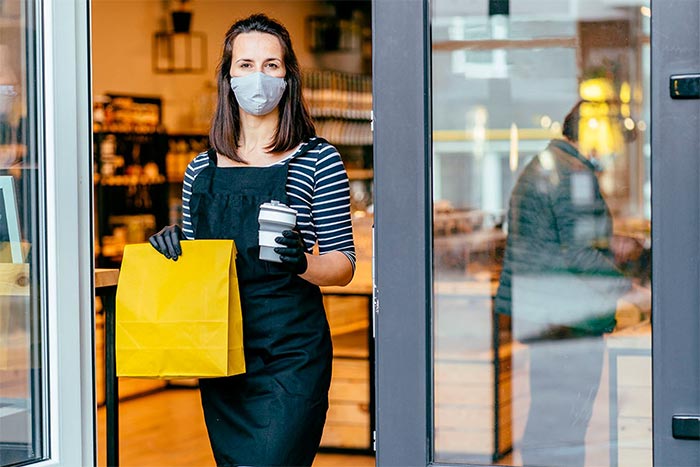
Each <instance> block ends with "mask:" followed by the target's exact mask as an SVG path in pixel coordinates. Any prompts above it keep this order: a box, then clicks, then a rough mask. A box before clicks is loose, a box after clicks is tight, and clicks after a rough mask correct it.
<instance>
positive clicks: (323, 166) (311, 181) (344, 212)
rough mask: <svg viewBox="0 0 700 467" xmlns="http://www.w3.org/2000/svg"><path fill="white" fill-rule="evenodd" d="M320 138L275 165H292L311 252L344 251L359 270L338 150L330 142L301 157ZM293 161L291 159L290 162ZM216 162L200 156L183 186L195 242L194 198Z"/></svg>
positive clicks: (295, 202)
mask: <svg viewBox="0 0 700 467" xmlns="http://www.w3.org/2000/svg"><path fill="white" fill-rule="evenodd" d="M315 139H316V138H311V140H309V142H306V143H304V144H302V145H301V146H300V147H299V149H297V150H296V151H295V152H294V153H293V154H291V155H290V156H288V157H286V158H285V159H283V160H281V161H278V162H276V163H275V164H273V165H282V164H286V163H289V169H288V173H287V186H286V189H287V197H288V198H289V204H290V207H291V208H292V209H295V210H296V211H297V227H298V228H299V230H300V232H301V234H302V237H303V238H304V243H305V244H306V249H307V251H308V252H309V253H311V252H312V251H313V247H314V245H315V244H316V242H318V251H319V253H320V254H324V253H328V252H330V251H340V252H342V253H343V254H344V255H345V256H347V258H348V259H349V260H350V262H351V263H352V267H353V270H354V269H355V244H354V242H353V237H352V221H351V217H350V184H349V182H348V175H347V172H346V171H345V167H344V166H343V161H342V160H341V158H340V154H339V153H338V150H337V149H336V148H335V147H333V146H332V145H331V144H329V143H325V142H324V143H322V144H321V145H319V146H317V147H316V148H314V149H311V150H309V151H307V152H306V153H304V154H302V155H300V156H297V154H299V152H301V150H302V149H303V148H304V147H305V146H307V145H309V144H311V143H312V142H313V141H314V140H315ZM290 159H291V160H290ZM210 165H214V163H213V162H212V161H211V160H210V159H209V156H208V154H207V153H206V152H203V153H201V154H199V155H198V156H197V157H195V158H194V159H193V160H192V161H191V162H190V163H189V165H188V166H187V170H185V178H184V181H183V185H182V221H183V225H182V230H183V232H184V234H185V237H187V238H188V239H189V240H192V239H194V231H193V230H192V218H191V213H190V198H191V196H192V185H193V184H194V180H195V178H197V175H199V174H200V173H201V172H202V170H204V169H205V168H206V167H209V166H210Z"/></svg>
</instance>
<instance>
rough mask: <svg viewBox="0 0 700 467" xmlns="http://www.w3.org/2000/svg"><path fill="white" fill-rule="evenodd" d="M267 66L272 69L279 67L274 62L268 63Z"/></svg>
mask: <svg viewBox="0 0 700 467" xmlns="http://www.w3.org/2000/svg"><path fill="white" fill-rule="evenodd" d="M267 66H268V68H272V69H275V70H276V69H277V68H279V65H277V64H276V63H268V64H267Z"/></svg>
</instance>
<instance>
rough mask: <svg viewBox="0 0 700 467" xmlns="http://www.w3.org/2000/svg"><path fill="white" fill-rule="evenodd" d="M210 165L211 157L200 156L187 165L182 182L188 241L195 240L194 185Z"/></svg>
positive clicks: (183, 209)
mask: <svg viewBox="0 0 700 467" xmlns="http://www.w3.org/2000/svg"><path fill="white" fill-rule="evenodd" d="M208 165H209V156H208V155H207V153H206V152H203V153H201V154H199V155H198V156H197V157H195V158H194V159H192V161H191V162H190V163H189V164H188V165H187V169H185V176H184V179H183V181H182V232H183V233H184V234H185V237H186V238H187V239H188V240H194V230H193V228H192V217H191V215H190V198H191V197H192V185H193V184H194V179H195V178H196V177H197V175H199V173H200V172H201V171H202V170H204V168H205V167H207V166H208Z"/></svg>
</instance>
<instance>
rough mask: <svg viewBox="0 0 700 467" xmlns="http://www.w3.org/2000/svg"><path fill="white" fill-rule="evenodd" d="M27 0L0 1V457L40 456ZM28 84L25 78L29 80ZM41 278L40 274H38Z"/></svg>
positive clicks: (39, 251) (42, 389) (35, 162)
mask: <svg viewBox="0 0 700 467" xmlns="http://www.w3.org/2000/svg"><path fill="white" fill-rule="evenodd" d="M32 7H33V5H31V4H29V3H27V2H24V1H18V0H4V1H0V465H2V466H6V465H12V464H17V463H20V462H30V461H37V460H40V459H42V458H44V456H45V452H46V440H45V438H44V437H43V432H44V423H46V417H44V416H43V413H44V411H45V407H44V404H43V396H44V395H45V394H46V385H45V379H44V372H43V364H44V362H45V359H44V358H42V355H43V350H42V345H41V344H42V339H41V330H42V328H43V320H42V314H41V313H40V312H41V307H40V304H39V291H40V282H39V266H38V265H39V264H40V263H39V262H40V255H43V254H44V253H43V245H42V244H41V243H40V241H39V233H40V232H42V231H43V228H42V225H40V223H39V219H40V217H39V215H38V213H39V209H40V206H39V200H40V199H41V197H40V192H39V187H40V185H39V170H40V167H41V166H42V164H41V162H42V161H41V158H40V155H39V154H38V151H37V144H36V125H37V121H36V116H37V108H36V97H35V93H36V89H35V87H36V83H37V82H38V80H37V77H36V70H35V69H34V57H35V50H34V47H35V43H34V40H35V37H34V34H35V32H36V31H35V28H34V14H33V13H32ZM30 85H31V86H30ZM42 285H43V282H42Z"/></svg>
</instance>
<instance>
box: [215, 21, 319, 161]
mask: <svg viewBox="0 0 700 467" xmlns="http://www.w3.org/2000/svg"><path fill="white" fill-rule="evenodd" d="M247 32H263V33H266V34H272V35H273V36H275V37H276V38H277V39H278V40H279V41H280V44H281V45H282V52H283V55H284V57H283V59H284V66H285V69H286V70H287V76H285V78H284V79H285V81H286V82H287V88H286V89H285V91H284V94H283V95H282V99H281V100H280V103H279V104H278V106H277V108H278V109H279V113H280V115H279V123H278V126H277V130H276V131H275V135H274V138H273V140H272V143H270V145H269V146H268V147H267V148H265V149H267V150H268V151H270V152H282V151H288V150H290V149H292V148H294V147H296V146H297V145H298V144H299V143H301V142H302V141H305V140H307V139H309V138H311V137H312V136H314V135H315V134H316V129H315V128H314V123H313V121H312V120H311V116H310V114H309V111H308V109H307V108H306V104H305V103H304V99H303V97H302V95H301V72H300V70H299V62H298V61H297V57H296V55H295V54H294V49H292V41H291V40H290V38H289V32H288V31H287V29H286V28H285V27H284V26H282V24H280V23H279V22H278V21H275V20H273V19H270V18H268V17H267V16H266V15H264V14H260V13H258V14H254V15H251V16H249V17H247V18H245V19H242V20H239V21H236V22H235V23H234V24H233V26H231V27H230V28H229V30H228V32H226V37H225V38H224V47H223V52H222V54H221V61H220V62H219V66H218V68H217V70H216V80H217V86H218V98H217V103H216V112H215V113H214V118H213V119H212V123H211V128H210V129H209V141H210V143H211V145H212V147H213V148H214V149H215V150H216V151H217V152H218V153H219V154H222V155H224V156H226V157H228V158H229V159H232V160H234V161H238V162H245V161H243V160H241V159H240V158H239V156H238V143H239V140H240V136H241V121H240V115H239V110H238V102H237V101H236V96H235V95H234V94H233V91H232V90H231V83H230V80H231V73H230V70H231V61H232V54H233V41H234V40H235V39H236V37H238V35H240V34H244V33H247Z"/></svg>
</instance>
